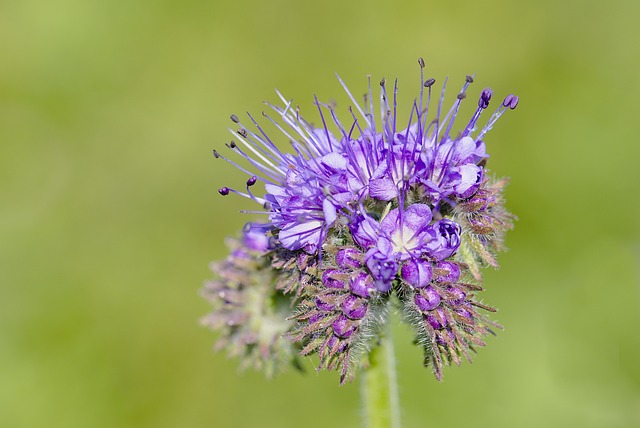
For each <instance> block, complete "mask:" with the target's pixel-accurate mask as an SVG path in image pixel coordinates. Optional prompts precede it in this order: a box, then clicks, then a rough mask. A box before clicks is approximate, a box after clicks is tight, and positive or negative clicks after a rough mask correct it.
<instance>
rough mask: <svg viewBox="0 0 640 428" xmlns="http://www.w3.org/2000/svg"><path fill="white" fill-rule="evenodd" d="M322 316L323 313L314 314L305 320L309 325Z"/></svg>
mask: <svg viewBox="0 0 640 428" xmlns="http://www.w3.org/2000/svg"><path fill="white" fill-rule="evenodd" d="M323 318H324V314H315V315H311V316H310V317H309V320H308V321H307V322H308V323H309V325H311V324H315V323H317V322H318V321H320V320H321V319H323Z"/></svg>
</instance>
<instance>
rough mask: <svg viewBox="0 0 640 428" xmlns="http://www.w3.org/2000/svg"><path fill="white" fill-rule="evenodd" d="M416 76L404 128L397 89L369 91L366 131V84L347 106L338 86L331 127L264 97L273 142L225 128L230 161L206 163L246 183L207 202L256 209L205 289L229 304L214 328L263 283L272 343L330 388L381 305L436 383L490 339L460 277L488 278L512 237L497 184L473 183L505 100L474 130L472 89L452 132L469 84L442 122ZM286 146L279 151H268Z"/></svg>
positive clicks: (322, 110)
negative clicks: (398, 309) (341, 104)
mask: <svg viewBox="0 0 640 428" xmlns="http://www.w3.org/2000/svg"><path fill="white" fill-rule="evenodd" d="M419 64H420V70H421V72H420V92H419V95H418V96H417V97H416V98H415V100H414V102H413V105H412V106H411V109H410V113H409V117H408V120H406V121H403V120H400V119H399V118H398V117H397V115H396V111H397V109H396V105H397V93H398V86H397V83H396V84H394V86H393V88H388V87H387V83H386V81H385V79H382V81H381V82H380V97H379V99H380V100H381V105H380V110H381V111H382V117H381V118H380V119H379V120H376V119H375V115H374V112H375V111H376V110H377V107H375V106H374V105H373V100H374V99H375V98H377V97H374V94H373V90H372V87H371V82H369V90H368V93H367V94H366V100H367V101H366V102H365V104H364V105H360V104H358V102H357V101H356V98H355V97H354V96H353V95H352V94H351V92H350V91H349V90H348V89H347V87H346V85H345V84H344V82H342V80H340V78H338V79H339V81H340V83H341V85H342V86H343V88H344V89H345V91H346V93H347V95H348V96H349V98H350V99H351V101H352V102H353V105H352V106H351V107H350V108H349V114H348V115H346V116H345V117H342V118H341V117H340V116H339V115H338V114H337V112H336V110H335V108H334V107H333V106H329V105H326V104H323V103H321V102H320V101H318V100H317V99H316V100H315V105H316V107H317V110H318V114H319V119H318V120H315V121H314V122H315V123H317V125H316V126H314V125H311V122H309V121H307V120H305V119H304V118H303V117H302V116H301V114H300V112H299V108H294V107H293V106H294V105H295V104H293V103H292V101H290V100H287V99H285V98H284V97H283V96H282V95H281V94H280V93H278V96H279V98H280V100H281V101H282V103H283V106H274V105H271V104H268V103H267V105H268V106H269V108H270V109H271V110H272V112H274V113H275V115H274V116H275V117H274V118H271V117H270V116H269V115H267V114H266V113H263V116H264V118H265V120H266V121H268V122H270V123H271V124H272V125H273V127H275V128H276V129H277V132H276V133H274V134H273V135H268V134H267V133H266V132H264V130H263V128H262V126H261V125H260V124H259V122H258V121H257V120H255V119H254V117H253V116H251V115H249V116H248V118H249V121H250V122H251V123H250V124H249V125H250V126H245V125H243V124H242V123H241V121H240V119H239V118H238V117H237V116H235V115H232V116H231V120H232V122H233V123H234V125H233V129H231V130H230V131H231V133H232V134H233V135H234V141H231V142H230V143H228V144H227V147H228V148H229V149H230V150H232V151H233V152H234V153H235V155H236V156H237V157H239V158H241V161H240V162H239V163H236V161H235V160H233V159H232V158H228V157H225V156H223V155H221V154H220V153H219V152H218V151H214V155H215V156H216V158H222V159H224V160H226V161H228V162H229V163H231V164H232V165H234V166H236V167H237V168H238V169H240V170H241V171H243V172H245V173H247V174H248V175H249V178H248V179H247V180H246V184H245V189H242V190H236V189H233V188H230V187H222V188H220V189H219V190H218V191H219V193H220V194H221V195H223V196H226V195H229V194H230V193H235V194H237V195H240V196H243V197H246V198H248V199H251V200H253V201H254V202H256V203H257V204H259V205H260V206H261V207H262V208H261V209H260V210H257V211H246V212H247V213H254V214H260V215H264V216H265V217H266V220H263V222H261V223H248V224H247V225H246V226H245V229H244V233H243V236H242V239H241V241H240V242H241V245H238V246H237V248H233V249H232V255H231V261H232V263H230V264H227V265H225V271H224V272H223V273H222V276H223V280H221V281H219V282H217V283H215V284H214V285H215V286H211V287H210V288H211V289H212V290H218V289H223V291H224V293H223V294H224V295H218V296H214V295H213V294H212V299H213V300H214V302H215V303H216V304H217V305H220V306H221V307H224V306H225V305H227V306H229V305H237V309H238V311H235V312H233V314H231V313H229V314H227V312H224V315H225V316H226V317H227V318H228V319H229V320H231V322H233V323H238V324H241V323H242V322H243V318H242V317H243V316H245V315H244V314H245V313H246V311H251V310H254V309H253V308H252V307H251V308H249V307H248V306H247V305H249V304H253V303H254V302H255V301H257V300H251V301H247V302H248V303H246V304H245V303H244V302H243V301H242V299H243V298H245V297H246V296H249V295H251V296H253V295H252V294H251V293H252V292H253V291H252V289H251V288H248V287H246V288H245V282H247V281H248V279H247V278H249V279H251V281H252V282H251V284H255V283H258V280H259V279H261V278H268V281H267V282H266V283H265V284H263V287H266V288H267V289H273V290H275V291H277V292H278V293H280V294H278V296H280V295H283V296H285V297H284V300H286V299H287V298H288V299H289V302H286V303H289V305H286V304H285V305H283V306H282V307H283V308H287V309H283V310H284V311H288V317H285V318H284V319H286V320H293V321H295V322H296V325H295V327H293V328H291V330H290V331H288V332H282V331H280V333H281V334H284V336H286V337H288V338H290V339H291V340H292V341H293V342H294V343H295V344H296V346H298V345H299V346H300V347H299V351H300V354H302V355H310V354H312V353H316V354H317V355H318V357H319V360H320V364H319V366H318V367H319V368H326V369H334V368H338V369H339V370H340V371H341V376H340V378H341V382H344V381H345V379H350V378H351V377H352V376H353V373H354V369H353V368H351V367H354V366H356V367H357V365H358V364H360V362H361V361H363V360H366V358H362V357H363V353H364V352H367V351H368V350H370V349H372V348H373V347H374V346H376V345H375V339H376V335H377V332H378V331H381V330H382V324H383V323H385V322H386V320H387V316H388V314H389V312H390V310H389V306H390V305H391V303H392V302H394V301H399V302H400V303H401V304H402V308H403V311H404V312H405V318H406V319H407V320H410V322H411V324H412V325H413V326H414V328H415V329H416V334H417V336H418V337H417V340H416V342H417V343H420V344H421V345H422V346H423V347H424V350H425V361H427V362H429V363H430V364H432V365H433V367H434V372H435V373H436V376H437V377H438V378H440V377H441V369H442V366H443V364H447V362H454V363H456V364H458V363H459V360H460V358H463V357H467V358H469V354H470V352H468V351H472V350H474V346H482V345H483V343H484V342H482V340H481V339H480V337H482V336H484V335H486V334H487V333H491V332H492V330H491V329H490V328H489V326H494V327H495V326H497V325H496V324H492V323H491V322H490V321H489V320H488V319H487V318H485V317H483V316H482V315H481V314H479V313H478V311H477V310H476V308H482V309H485V310H488V311H491V310H492V308H490V307H488V306H486V305H484V304H482V303H480V302H477V301H475V300H473V299H474V296H475V294H474V291H477V290H481V287H480V286H479V285H478V284H476V283H472V281H473V280H470V279H469V278H470V277H471V276H473V277H474V278H476V280H477V281H480V277H479V269H480V268H481V267H483V266H485V265H491V266H497V262H496V261H495V258H494V253H495V251H497V250H499V249H500V248H501V239H502V237H503V235H504V231H505V230H506V229H507V228H509V227H510V226H511V224H512V222H511V221H512V219H513V216H511V215H510V214H509V213H508V212H507V211H506V210H505V209H504V203H503V199H502V195H501V191H502V188H503V187H504V183H503V182H495V181H492V179H491V178H488V177H490V175H488V174H487V172H486V170H485V165H486V160H487V158H488V155H487V153H486V145H485V142H484V138H485V135H486V134H487V132H488V131H489V130H490V129H491V128H492V127H493V125H494V124H495V122H496V121H497V120H498V119H499V118H500V116H501V115H502V114H503V113H504V112H505V111H506V110H509V109H514V108H515V107H516V106H517V104H518V98H517V97H515V96H513V95H509V96H508V97H506V98H505V99H504V101H503V102H502V103H501V104H500V105H499V106H498V108H497V109H496V110H495V112H494V113H493V114H492V115H491V116H490V117H489V119H488V120H487V121H486V123H485V124H484V125H483V126H482V127H478V123H479V121H480V119H481V116H482V114H483V112H484V111H485V110H486V109H487V108H488V107H489V104H490V102H491V99H492V97H493V93H492V91H491V90H490V89H488V88H487V89H484V90H482V91H481V93H480V95H479V97H478V98H477V107H475V111H474V112H473V113H472V115H471V117H470V118H469V119H468V120H465V121H464V122H462V125H461V126H457V127H456V126H454V125H455V124H456V121H459V120H460V119H459V111H460V108H461V104H462V102H463V100H464V99H465V98H466V97H467V90H468V89H469V87H470V85H471V83H472V82H473V78H472V77H471V76H467V78H466V79H465V81H464V84H463V85H462V88H461V89H460V91H459V92H458V94H457V96H456V98H455V100H454V102H453V104H452V105H451V107H450V108H449V110H448V111H447V110H446V109H444V110H443V105H444V98H445V91H444V87H443V88H442V91H441V92H440V93H439V94H436V93H434V92H433V87H434V83H435V79H432V78H430V79H425V77H424V70H423V69H424V61H422V60H420V61H419ZM432 99H435V100H436V101H434V103H437V106H436V108H434V106H433V105H432V103H431V101H432ZM272 114H273V113H272ZM477 128H479V131H478V130H477ZM286 143H289V144H290V149H289V150H288V151H283V150H281V149H280V148H279V147H283V146H284V144H286ZM243 165H244V166H243ZM247 165H248V166H247ZM459 248H462V250H461V251H458V250H459ZM252 269H253V270H260V275H253V271H252ZM270 275H271V276H270ZM254 277H255V278H254ZM461 277H463V278H464V281H465V282H459V281H460V278H461ZM468 279H469V281H467V280H468ZM237 280H240V281H239V282H238V281H237ZM247 284H249V282H247ZM240 291H241V292H240ZM394 294H395V296H396V297H395V298H394V299H391V298H390V297H391V296H392V295H394ZM265 295H267V294H265ZM260 297H262V295H259V296H257V297H256V299H257V298H260ZM271 303H273V302H271ZM271 303H267V302H266V301H265V303H264V304H265V305H267V304H271ZM277 305H278V308H279V307H280V306H279V302H278V303H277ZM258 306H259V305H258ZM240 309H241V310H240ZM221 313H222V312H221ZM238 314H240V315H238ZM232 315H233V316H232ZM247 319H248V318H247ZM234 325H235V324H234ZM285 325H286V324H285ZM265 328H266V327H265ZM233 331H235V330H234V329H228V335H232V334H233ZM247 331H251V333H252V334H253V333H254V332H253V331H252V330H250V329H249V330H247ZM265 337H266V336H265ZM243 340H245V341H248V339H246V338H244V339H243ZM242 349H243V350H244V348H242Z"/></svg>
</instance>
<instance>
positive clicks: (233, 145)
mask: <svg viewBox="0 0 640 428" xmlns="http://www.w3.org/2000/svg"><path fill="white" fill-rule="evenodd" d="M229 147H231V148H232V149H235V148H236V147H238V145H237V144H236V142H235V141H233V140H231V142H230V143H229Z"/></svg>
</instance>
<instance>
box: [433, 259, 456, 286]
mask: <svg viewBox="0 0 640 428" xmlns="http://www.w3.org/2000/svg"><path fill="white" fill-rule="evenodd" d="M436 268H437V269H440V270H444V271H446V272H447V273H446V274H444V275H439V276H438V277H437V278H436V280H437V281H438V282H456V281H457V280H458V279H460V266H458V265H457V264H456V263H452V262H438V264H437V265H436Z"/></svg>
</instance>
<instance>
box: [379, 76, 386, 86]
mask: <svg viewBox="0 0 640 428" xmlns="http://www.w3.org/2000/svg"><path fill="white" fill-rule="evenodd" d="M385 82H386V80H385V79H384V77H383V78H382V79H381V80H380V86H383V87H384V84H385Z"/></svg>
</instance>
